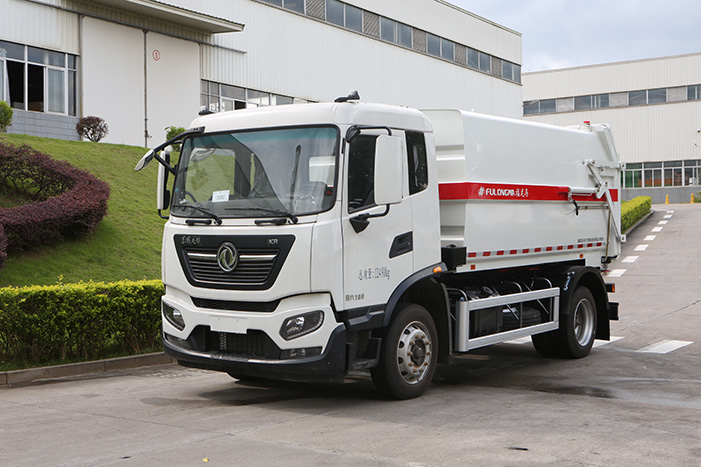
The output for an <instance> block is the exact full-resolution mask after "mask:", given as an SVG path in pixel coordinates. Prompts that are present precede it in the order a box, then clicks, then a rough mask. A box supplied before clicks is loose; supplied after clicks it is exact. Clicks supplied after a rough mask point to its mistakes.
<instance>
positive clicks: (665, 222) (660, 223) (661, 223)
mask: <svg viewBox="0 0 701 467" xmlns="http://www.w3.org/2000/svg"><path fill="white" fill-rule="evenodd" d="M667 222H669V221H659V222H658V223H657V225H666V224H667Z"/></svg>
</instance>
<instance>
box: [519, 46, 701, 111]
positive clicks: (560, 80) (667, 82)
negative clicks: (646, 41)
mask: <svg viewBox="0 0 701 467" xmlns="http://www.w3.org/2000/svg"><path fill="white" fill-rule="evenodd" d="M700 81H701V53H697V54H688V55H681V56H675V57H662V58H655V59H648V60H634V61H629V62H618V63H607V64H603V65H593V66H584V67H576V68H565V69H561V70H549V71H538V72H533V73H524V74H523V100H524V101H529V100H533V99H550V98H554V97H568V96H581V95H586V94H601V93H611V92H621V91H635V90H639V89H654V88H664V87H673V86H685V85H688V84H699V82H700Z"/></svg>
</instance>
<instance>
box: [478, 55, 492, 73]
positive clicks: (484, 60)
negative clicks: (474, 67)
mask: <svg viewBox="0 0 701 467" xmlns="http://www.w3.org/2000/svg"><path fill="white" fill-rule="evenodd" d="M479 60H480V67H479V69H480V71H484V72H485V73H489V72H490V70H491V69H492V57H491V56H490V55H489V54H486V53H484V52H480V53H479Z"/></svg>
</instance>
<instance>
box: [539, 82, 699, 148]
mask: <svg viewBox="0 0 701 467" xmlns="http://www.w3.org/2000/svg"><path fill="white" fill-rule="evenodd" d="M700 79H701V77H700ZM526 119H527V120H532V121H536V122H542V123H552V124H553V125H558V126H566V125H578V124H581V123H582V122H584V121H590V122H592V123H608V124H609V125H611V130H612V132H613V136H614V140H615V142H616V148H617V149H618V152H619V153H620V155H621V159H623V160H624V161H626V162H651V161H668V160H669V161H671V160H681V159H701V133H698V131H697V130H698V129H699V128H701V101H688V102H680V103H674V104H656V105H648V106H636V107H626V108H618V109H601V110H586V111H578V112H570V113H560V114H547V115H533V116H531V115H529V116H528V117H527V118H526Z"/></svg>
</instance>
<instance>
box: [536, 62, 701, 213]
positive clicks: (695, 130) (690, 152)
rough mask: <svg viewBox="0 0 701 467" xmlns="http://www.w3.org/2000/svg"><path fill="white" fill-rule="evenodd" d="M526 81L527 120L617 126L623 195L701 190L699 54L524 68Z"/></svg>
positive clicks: (685, 195)
mask: <svg viewBox="0 0 701 467" xmlns="http://www.w3.org/2000/svg"><path fill="white" fill-rule="evenodd" d="M523 86H524V87H523V100H524V102H523V116H524V118H525V119H527V120H533V121H538V122H546V123H553V124H555V125H578V124H581V123H582V122H584V121H590V122H592V123H595V122H596V123H608V124H610V125H611V127H612V130H613V134H614V137H615V141H616V146H617V147H618V151H619V153H620V155H621V158H622V159H623V161H625V162H626V168H625V171H624V174H623V187H624V190H623V199H632V198H634V197H636V196H640V195H645V196H651V197H652V200H653V203H664V202H665V200H666V199H667V196H669V201H670V202H672V203H688V202H689V201H690V200H691V195H692V194H693V193H698V192H699V191H701V186H700V181H701V53H695V54H688V55H679V56H672V57H661V58H653V59H646V60H634V61H626V62H617V63H607V64H602V65H594V66H583V67H577V68H566V69H559V70H550V71H540V72H534V73H524V74H523Z"/></svg>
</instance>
